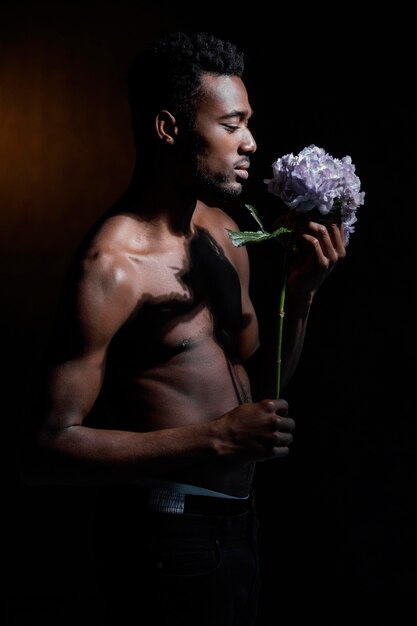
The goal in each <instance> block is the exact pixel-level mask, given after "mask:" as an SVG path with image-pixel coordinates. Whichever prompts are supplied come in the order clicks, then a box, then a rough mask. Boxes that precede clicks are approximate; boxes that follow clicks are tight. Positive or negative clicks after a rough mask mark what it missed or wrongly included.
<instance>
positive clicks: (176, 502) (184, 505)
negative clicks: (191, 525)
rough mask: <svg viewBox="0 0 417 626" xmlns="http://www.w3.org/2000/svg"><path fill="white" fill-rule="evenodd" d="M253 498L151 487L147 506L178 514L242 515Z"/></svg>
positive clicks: (151, 509) (158, 511)
mask: <svg viewBox="0 0 417 626" xmlns="http://www.w3.org/2000/svg"><path fill="white" fill-rule="evenodd" d="M251 502H252V498H251V496H249V497H248V498H216V497H213V496H199V495H194V494H188V493H177V492H175V491H168V490H164V489H149V490H148V499H147V507H148V509H149V510H150V511H154V512H157V513H174V514H176V515H186V514H188V513H189V514H195V515H221V516H228V515H240V514H242V513H246V512H247V511H248V510H249V508H250V505H251Z"/></svg>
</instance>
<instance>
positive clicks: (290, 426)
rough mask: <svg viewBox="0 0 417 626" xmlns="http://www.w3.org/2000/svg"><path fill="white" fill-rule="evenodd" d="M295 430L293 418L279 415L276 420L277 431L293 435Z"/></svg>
mask: <svg viewBox="0 0 417 626" xmlns="http://www.w3.org/2000/svg"><path fill="white" fill-rule="evenodd" d="M294 429H295V422H294V420H293V419H292V418H291V417H283V416H282V415H279V416H278V417H277V418H276V420H275V430H276V431H280V432H284V433H292V431H293V430H294Z"/></svg>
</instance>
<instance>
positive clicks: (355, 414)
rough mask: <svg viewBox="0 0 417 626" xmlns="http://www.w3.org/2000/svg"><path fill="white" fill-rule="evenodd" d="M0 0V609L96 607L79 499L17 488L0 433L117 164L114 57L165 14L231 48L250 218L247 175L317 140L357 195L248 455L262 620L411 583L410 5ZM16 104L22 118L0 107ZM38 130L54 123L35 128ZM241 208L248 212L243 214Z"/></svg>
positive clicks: (269, 318) (266, 206) (21, 406)
mask: <svg viewBox="0 0 417 626" xmlns="http://www.w3.org/2000/svg"><path fill="white" fill-rule="evenodd" d="M2 7H3V8H2V10H1V26H0V35H1V40H0V41H1V44H2V55H1V61H0V69H1V70H2V76H3V77H5V81H4V82H3V86H1V85H0V90H1V91H0V107H1V106H3V111H4V116H3V121H2V120H0V124H2V128H3V130H2V134H3V149H2V151H1V154H2V157H1V158H2V161H3V165H2V170H3V178H4V180H3V184H2V190H3V191H2V196H1V197H0V200H1V206H0V210H1V219H2V229H1V231H2V232H1V236H2V257H3V259H2V276H3V285H4V287H3V290H2V291H3V293H2V295H3V298H2V300H3V302H2V308H1V310H2V313H3V315H4V321H3V346H4V347H3V355H4V363H5V367H4V371H5V374H4V375H3V381H4V383H5V385H4V391H3V394H2V395H3V407H4V414H3V433H4V440H3V441H4V443H3V448H4V452H5V455H4V458H5V460H6V464H5V472H4V475H5V477H6V481H5V494H6V498H4V502H5V508H4V512H3V518H4V521H5V523H6V530H5V531H3V532H4V535H3V538H4V543H5V544H6V550H5V553H6V560H5V572H6V577H7V583H6V594H7V602H6V615H7V619H6V623H7V624H26V623H32V620H34V619H37V618H39V619H42V620H43V621H44V623H49V621H50V623H56V624H64V623H70V622H72V621H74V619H75V618H76V619H81V618H80V617H79V615H80V611H81V614H82V615H83V616H84V617H85V618H88V619H89V623H91V624H94V623H95V619H96V618H95V617H94V616H95V613H96V611H97V610H98V609H97V601H96V595H95V594H96V591H95V582H94V578H93V575H92V570H91V555H90V548H89V534H91V532H92V529H91V515H92V509H93V506H94V505H93V502H94V493H93V492H92V490H77V489H60V488H30V487H26V486H24V485H22V484H21V483H20V481H19V478H18V474H17V471H16V467H15V462H14V456H15V445H16V441H17V440H18V432H19V421H20V419H21V416H22V415H24V413H25V406H26V401H27V398H28V397H29V394H30V390H31V388H32V386H33V385H34V384H35V382H36V373H37V363H38V359H39V356H40V354H41V353H42V346H43V343H44V340H45V337H46V335H47V333H48V328H49V324H50V320H51V314H52V309H53V305H54V303H55V298H56V291H57V288H58V285H59V280H60V277H61V275H62V272H63V271H64V268H65V266H66V263H67V261H68V259H69V256H70V254H71V252H72V250H73V248H74V246H75V244H76V243H77V241H78V238H79V236H80V235H81V233H82V232H83V231H84V229H85V227H86V225H88V224H89V223H90V222H91V221H92V220H93V218H94V217H96V216H97V215H99V214H100V213H101V212H102V210H104V209H105V208H107V206H108V205H109V204H110V202H111V201H112V200H113V199H115V198H116V197H117V195H118V194H119V193H120V192H121V191H123V189H124V187H125V185H126V184H127V182H128V179H129V176H130V171H131V165H132V155H133V149H132V144H131V139H130V134H129V133H130V131H129V127H128V119H127V115H128V112H127V109H126V103H125V93H124V85H123V76H124V73H125V70H126V68H127V65H128V63H129V62H130V60H131V58H132V57H133V55H134V54H135V53H136V52H137V51H138V50H139V49H140V48H141V47H142V46H143V45H144V44H145V43H147V41H148V40H150V39H152V38H153V37H154V36H157V35H159V34H161V33H163V32H166V31H169V30H174V29H178V28H184V29H187V28H191V29H201V30H210V31H212V32H214V33H215V34H217V35H219V36H222V37H226V38H228V39H231V40H233V41H235V42H236V43H237V44H239V45H240V46H242V47H243V48H244V49H245V51H246V58H247V73H246V84H247V87H248V91H249V94H250V98H251V103H252V106H253V108H254V110H255V115H254V117H253V124H252V129H253V132H254V134H255V137H256V139H257V142H258V152H257V155H256V157H254V159H253V165H252V168H251V172H252V175H251V180H250V183H249V185H248V189H247V192H246V194H247V199H248V200H250V201H251V202H253V203H254V204H256V206H257V208H258V209H259V211H260V212H261V213H262V214H263V215H264V216H265V217H266V218H267V219H269V218H270V217H271V216H272V215H273V212H274V209H275V206H276V205H275V200H274V199H273V198H271V197H270V196H269V197H268V194H266V192H265V188H264V184H263V183H262V180H263V178H265V177H268V176H269V175H270V171H271V170H270V165H271V163H272V161H273V160H275V159H276V158H277V157H278V156H280V155H282V154H285V153H287V152H294V153H296V152H298V151H299V150H300V149H302V148H303V147H304V146H306V145H309V144H312V143H314V144H316V145H319V146H321V147H324V148H325V149H326V151H328V152H329V153H330V154H332V155H333V156H338V157H342V156H344V155H346V154H349V155H351V157H352V159H353V162H354V163H355V164H356V168H357V173H358V175H359V177H360V178H361V181H362V188H363V190H364V191H365V192H366V197H365V205H364V206H363V207H361V208H360V212H359V213H358V222H357V225H356V232H355V233H354V234H353V235H352V237H351V242H350V244H349V247H348V255H347V258H346V259H345V260H344V261H343V263H342V264H341V265H340V266H339V267H338V268H337V269H336V270H335V271H334V272H333V274H332V275H331V276H330V278H329V279H328V281H327V282H326V284H325V285H324V286H323V287H322V288H321V290H320V292H319V293H318V295H317V298H316V300H315V303H314V306H313V309H312V311H311V317H310V320H309V328H308V333H307V338H306V342H305V347H304V352H303V355H302V359H301V362H300V365H299V367H298V370H297V372H296V374H295V376H294V378H293V380H292V381H291V383H290V385H289V387H288V388H287V389H286V391H285V394H284V395H285V397H286V398H287V399H288V400H289V402H290V409H291V411H290V413H291V415H292V416H293V417H294V418H295V420H296V423H297V428H296V436H295V441H294V444H293V446H292V450H291V454H290V456H289V457H288V458H287V459H285V460H281V461H277V462H265V463H262V464H260V465H259V467H258V472H257V476H256V484H257V491H258V507H259V512H260V518H261V551H262V552H261V553H262V559H263V563H264V572H265V576H264V578H265V580H264V594H263V597H262V604H261V612H260V621H259V624H262V625H263V624H267V623H270V621H271V615H273V616H274V615H275V616H277V619H278V616H279V614H280V611H281V610H282V609H283V607H285V606H286V607H287V608H288V599H289V598H291V607H292V610H293V611H294V614H295V613H296V612H297V611H300V607H302V606H303V600H304V599H305V598H309V599H310V600H309V602H310V604H309V605H308V606H310V608H312V607H313V606H315V607H317V606H318V605H321V607H322V608H321V611H320V612H319V610H318V609H317V608H316V609H315V613H314V615H315V616H316V617H317V616H320V615H323V611H325V609H323V607H324V606H326V605H328V604H329V602H330V600H331V599H332V598H336V597H341V598H342V600H343V603H342V604H341V605H340V606H350V607H352V606H357V605H358V603H359V600H358V598H360V597H362V596H363V595H364V594H365V596H366V595H371V597H378V599H379V601H386V600H387V598H388V597H391V598H392V597H396V596H397V595H400V594H404V593H405V594H407V595H409V594H411V593H412V592H414V591H415V589H416V583H417V575H416V557H417V553H416V545H417V544H416V526H415V525H416V505H415V497H416V496H415V493H416V464H415V451H416V425H415V410H414V393H413V392H414V388H413V387H414V380H413V372H414V367H413V360H414V359H413V357H414V355H415V345H414V344H415V295H414V291H415V279H414V262H415V248H414V233H415V211H416V209H415V204H416V203H415V191H414V188H415V171H416V156H415V137H414V126H415V102H414V96H413V95H412V83H413V80H414V79H413V72H414V63H413V57H412V46H413V41H412V32H411V23H412V19H411V16H410V15H409V14H408V13H407V11H406V9H405V8H403V7H401V6H400V5H397V6H396V10H395V12H393V11H392V10H391V11H390V12H387V11H383V10H382V9H379V11H378V12H377V13H374V14H373V15H372V17H369V18H367V19H365V18H364V15H363V14H362V12H361V11H360V9H359V8H355V7H352V6H350V7H346V6H343V7H339V8H338V9H337V10H336V9H334V11H333V12H331V13H330V12H329V10H328V9H327V8H325V7H324V6H323V7H320V6H315V7H314V8H310V9H308V10H306V9H302V8H301V7H297V6H294V7H293V8H292V9H289V8H288V7H286V8H285V7H280V6H277V7H276V9H275V7H274V10H273V8H272V5H271V4H270V3H268V4H265V5H263V4H262V3H255V4H253V5H252V6H250V7H249V8H248V9H244V8H243V7H241V6H240V5H233V6H232V5H230V6H229V5H226V4H225V3H216V2H215V3H210V4H207V5H203V6H200V7H196V8H195V9H190V8H189V7H186V6H182V5H181V4H176V5H175V6H173V5H171V4H169V3H166V4H164V3H159V4H155V3H146V2H142V3H133V2H127V1H124V2H117V3H116V2H107V3H98V2H86V3H69V2H64V3H60V5H59V7H57V5H55V4H54V3H47V2H40V3H24V2H20V3H19V2H18V3H13V4H12V3H10V4H7V3H6V4H3V5H2ZM62 77H64V78H62ZM60 89H61V90H62V91H61V92H60ZM48 90H49V91H48ZM46 92H48V93H47V95H48V98H49V100H48V98H47V97H46V95H45V94H46ZM64 92H65V93H64ZM74 92H75V95H74ZM63 93H64V95H65V97H69V100H68V101H67V102H65V98H63V97H62V94H63ZM42 97H44V98H45V100H42ZM54 98H55V99H56V103H55V104H56V106H55V104H54V105H53V106H52V109H51V110H52V111H54V112H55V114H56V116H57V117H56V119H55V118H50V119H46V120H45V119H38V118H37V117H36V116H35V115H34V114H33V115H32V117H31V111H40V112H41V114H42V111H43V114H44V115H47V113H48V110H49V109H48V106H50V102H51V99H52V101H53V102H55V101H54V100H53V99H54ZM40 102H41V104H39V103H40ZM42 102H45V103H46V104H45V106H44V109H42V106H43V105H42ZM48 103H49V105H48ZM8 107H10V108H8ZM60 107H61V108H60ZM16 110H19V111H22V117H21V118H19V119H21V120H25V119H27V120H29V121H28V122H27V123H28V125H27V126H25V125H24V124H23V122H22V124H23V126H19V125H18V124H16V125H13V123H11V122H13V120H15V119H17V118H16V117H14V115H15V112H16ZM65 111H66V113H65ZM84 111H86V113H85V115H86V116H87V117H86V121H85V120H84V118H83V115H84ZM95 111H97V116H95V118H94V119H96V118H99V120H98V121H97V122H96V123H97V126H94V125H93V126H92V127H91V125H90V126H89V120H90V119H93V116H94V115H95ZM88 115H90V117H88ZM71 116H73V117H74V119H75V121H76V124H77V127H76V129H77V130H78V131H79V134H78V136H77V137H76V138H75V139H74V138H73V136H72V134H71V132H70V131H71ZM100 116H101V117H100ZM106 116H107V117H106ZM10 120H11V122H10ZM63 120H66V121H65V123H64V122H63ZM83 120H84V121H83ZM74 123H75V122H74ZM37 124H38V126H39V125H40V127H41V128H45V129H49V130H50V132H51V133H52V135H51V136H48V135H47V136H46V139H45V142H44V143H42V141H41V142H40V143H39V141H40V139H39V136H40V135H39V134H37V133H38V130H39V129H38V126H37ZM100 124H101V125H100ZM68 129H69V130H68ZM83 129H86V132H85V135H83V133H82V130H83ZM47 132H48V130H47V131H46V133H47ZM95 133H97V134H98V138H97V141H96V138H95ZM13 137H14V139H13ZM34 138H35V139H34ZM31 141H32V143H30V142H31ZM36 141H37V142H38V143H37V144H36ZM0 142H2V138H1V137H0ZM13 142H14V143H13ZM35 144H36V145H35ZM0 145H1V144H0ZM92 146H93V147H92ZM238 221H239V223H240V225H241V226H242V227H246V226H248V227H249V228H252V226H253V224H251V222H250V218H248V216H247V215H245V214H242V215H241V218H240V219H239V218H238ZM250 255H251V259H252V286H251V289H252V295H253V299H254V302H255V305H256V307H257V310H258V313H259V317H260V320H261V324H262V338H263V340H264V341H273V332H274V330H273V329H274V326H275V324H276V317H275V310H274V306H275V298H276V294H275V292H274V282H273V280H272V277H273V273H272V272H271V264H273V263H274V262H275V260H276V253H275V250H274V249H273V248H272V247H271V246H269V244H266V245H265V246H264V247H263V248H262V251H261V248H256V249H255V247H252V248H251V249H250ZM412 359H413V360H412ZM75 580H76V583H74V581H75ZM63 589H65V592H63ZM312 598H314V600H311V599H312ZM379 601H378V602H379ZM358 606H359V605H358ZM336 622H337V620H336ZM336 622H335V623H336ZM98 623H99V622H98ZM337 623H338V622H337Z"/></svg>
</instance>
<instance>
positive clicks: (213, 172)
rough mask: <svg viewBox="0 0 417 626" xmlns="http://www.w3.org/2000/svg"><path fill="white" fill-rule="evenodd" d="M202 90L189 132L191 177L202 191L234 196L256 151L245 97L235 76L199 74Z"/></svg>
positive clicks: (239, 188) (244, 178)
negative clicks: (191, 134)
mask: <svg viewBox="0 0 417 626" xmlns="http://www.w3.org/2000/svg"><path fill="white" fill-rule="evenodd" d="M202 89H203V92H204V95H203V97H202V99H201V100H200V101H199V102H198V104H197V107H196V117H195V130H194V132H193V139H194V152H193V165H194V176H195V179H196V181H197V185H198V186H199V187H200V188H202V189H203V190H207V191H210V192H215V193H216V194H220V195H221V196H223V197H236V196H238V195H239V194H240V193H241V191H242V183H243V181H244V180H246V179H247V178H248V176H249V173H248V167H249V157H250V155H251V154H252V153H253V152H255V150H256V143H255V140H254V138H253V136H252V133H251V132H250V130H249V128H248V121H249V118H250V116H251V115H252V110H251V107H250V105H249V101H248V94H247V91H246V88H245V86H244V84H243V82H242V80H241V79H240V78H239V77H237V76H213V75H211V74H203V76H202Z"/></svg>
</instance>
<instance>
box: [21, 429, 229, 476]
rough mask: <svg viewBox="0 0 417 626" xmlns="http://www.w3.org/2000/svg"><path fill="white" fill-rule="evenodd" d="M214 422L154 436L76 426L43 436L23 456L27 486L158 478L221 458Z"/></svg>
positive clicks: (165, 430) (152, 434)
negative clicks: (217, 447)
mask: <svg viewBox="0 0 417 626" xmlns="http://www.w3.org/2000/svg"><path fill="white" fill-rule="evenodd" d="M217 444H218V442H217V429H216V425H215V423H214V422H208V423H202V424H195V425H193V426H183V427H178V428H169V429H163V430H158V431H153V432H145V433H142V432H130V431H120V430H105V429H96V428H89V427H85V426H71V427H70V428H66V429H64V430H62V431H61V432H56V433H51V432H47V431H44V432H42V433H41V434H40V436H38V438H37V441H36V442H35V443H34V444H33V442H32V444H31V445H30V448H29V449H28V448H26V450H25V451H24V453H23V457H24V458H23V462H22V464H21V468H22V478H23V480H24V482H26V483H28V484H70V485H71V484H73V485H74V484H80V485H83V484H84V485H97V484H109V483H118V482H125V481H131V480H135V479H138V478H140V477H142V476H145V475H148V474H153V475H157V474H159V473H163V472H166V471H170V470H174V469H177V468H181V467H184V466H186V465H189V464H191V463H194V462H196V461H198V460H201V459H203V458H206V457H210V456H214V455H215V454H216V445H217Z"/></svg>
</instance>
